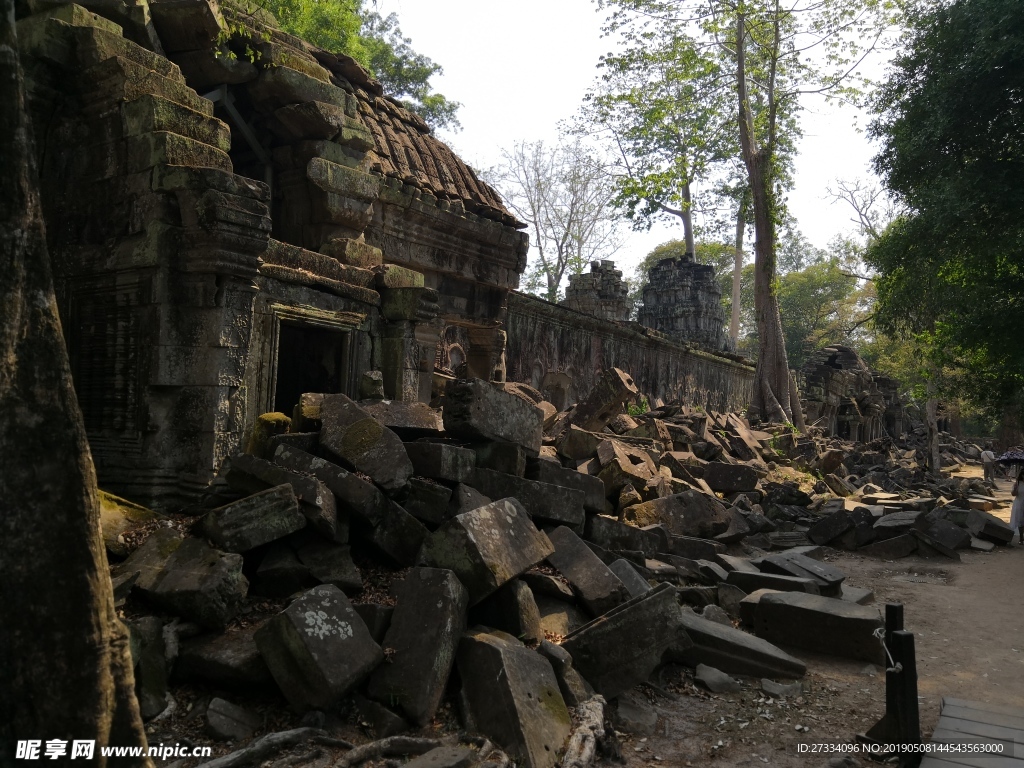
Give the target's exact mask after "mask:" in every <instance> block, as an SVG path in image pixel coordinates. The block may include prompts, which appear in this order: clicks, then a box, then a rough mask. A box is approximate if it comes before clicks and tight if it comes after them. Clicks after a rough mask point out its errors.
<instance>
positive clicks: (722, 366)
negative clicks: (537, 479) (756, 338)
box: [505, 293, 754, 411]
mask: <svg viewBox="0 0 1024 768" xmlns="http://www.w3.org/2000/svg"><path fill="white" fill-rule="evenodd" d="M505 324H506V328H507V330H508V349H507V351H506V367H507V375H508V379H509V380H510V381H520V382H524V383H527V384H530V385H531V386H533V387H535V388H537V389H539V390H541V391H542V392H543V393H544V394H545V396H546V397H547V398H548V399H549V400H550V401H551V402H553V403H554V404H555V405H557V406H559V407H564V406H565V405H568V404H571V403H573V402H575V401H576V400H577V399H579V398H580V397H582V396H584V395H586V393H587V392H588V391H589V390H590V388H591V387H592V386H593V385H594V383H595V382H596V381H597V378H598V376H600V374H601V373H602V372H603V371H604V370H605V369H607V368H608V367H611V366H614V367H616V368H621V369H622V370H624V371H627V372H628V373H629V374H630V375H631V376H632V377H633V380H634V381H635V382H636V385H637V387H638V388H639V389H640V391H641V392H642V393H644V394H645V395H647V396H648V397H649V398H651V400H652V401H653V400H654V399H656V398H660V399H662V400H664V401H665V402H668V401H671V400H677V399H678V400H682V401H683V402H686V403H690V404H694V405H701V406H703V407H704V408H707V409H710V410H717V411H730V410H742V409H743V408H745V407H746V405H747V403H748V402H749V400H750V387H751V383H752V382H753V378H754V369H753V367H752V366H751V365H749V364H748V363H747V362H740V361H741V360H742V358H739V357H737V356H734V355H726V354H715V353H711V352H707V351H704V350H700V349H697V348H695V347H693V346H690V345H687V344H683V343H680V342H677V341H673V340H672V339H669V338H668V337H667V336H665V335H664V334H661V333H658V332H657V331H653V330H651V329H649V328H644V327H643V326H641V325H639V324H638V323H617V322H612V321H608V320H602V319H600V318H596V317H592V316H589V315H586V314H583V313H581V312H577V311H575V310H572V309H570V308H568V307H562V306H558V305H556V304H552V303H550V302H547V301H544V300H543V299H539V298H537V297H535V296H529V295H527V294H523V293H512V294H510V295H509V304H508V314H507V317H506V320H505Z"/></svg>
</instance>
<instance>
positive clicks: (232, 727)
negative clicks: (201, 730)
mask: <svg viewBox="0 0 1024 768" xmlns="http://www.w3.org/2000/svg"><path fill="white" fill-rule="evenodd" d="M262 725H263V719H262V718H261V717H259V716H258V715H256V714H255V713H254V712H250V711H249V710H248V709H245V708H243V707H239V706H238V705H237V704H232V703H231V702H230V701H225V700H224V699H221V698H217V697H214V699H213V700H212V701H210V704H209V706H207V708H206V732H207V733H208V734H210V736H212V737H213V738H214V739H216V740H217V741H245V740H246V739H248V738H250V737H251V736H252V735H253V734H254V733H255V732H256V729H258V728H260V727H261V726H262Z"/></svg>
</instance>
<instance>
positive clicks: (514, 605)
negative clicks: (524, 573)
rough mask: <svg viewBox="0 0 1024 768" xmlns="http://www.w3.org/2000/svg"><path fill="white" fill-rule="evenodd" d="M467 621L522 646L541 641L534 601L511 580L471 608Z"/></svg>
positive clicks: (520, 584)
mask: <svg viewBox="0 0 1024 768" xmlns="http://www.w3.org/2000/svg"><path fill="white" fill-rule="evenodd" d="M470 620H471V622H472V623H473V624H474V625H477V624H480V625H483V626H485V627H492V628H494V629H500V630H501V631H502V632H507V633H508V634H510V635H512V637H517V638H519V639H520V640H522V641H523V642H527V643H537V642H540V641H541V640H543V639H544V630H543V629H541V625H540V610H539V609H538V608H537V601H536V600H535V599H534V597H533V591H532V590H531V589H530V587H529V586H527V585H526V583H525V582H524V581H522V580H521V579H512V581H510V582H509V583H508V584H505V585H504V586H503V587H501V588H500V589H499V590H498V591H497V592H495V593H494V594H493V595H489V596H488V597H486V598H484V600H483V601H481V602H480V603H478V604H477V605H476V606H475V607H474V608H473V613H472V614H471V617H470Z"/></svg>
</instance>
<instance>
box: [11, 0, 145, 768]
mask: <svg viewBox="0 0 1024 768" xmlns="http://www.w3.org/2000/svg"><path fill="white" fill-rule="evenodd" d="M17 51H18V42H17V35H16V30H15V25H14V2H13V0H0V275H2V276H3V277H2V279H0V467H2V469H0V595H2V596H0V680H2V681H3V683H2V685H0V756H2V757H0V763H2V764H4V765H8V764H11V761H12V760H13V758H14V756H15V749H16V747H15V744H16V742H17V741H19V740H30V739H32V740H35V739H38V740H42V741H43V742H44V744H45V742H46V741H47V740H50V739H62V740H67V741H68V745H67V754H66V755H65V756H64V758H63V759H61V761H60V764H62V765H63V764H66V762H67V761H68V760H69V759H70V758H71V751H72V748H73V745H72V741H73V740H76V739H78V740H95V742H96V745H95V753H94V758H93V760H92V761H87V760H83V761H82V764H83V765H96V766H102V765H106V764H107V760H106V759H105V758H103V757H101V755H100V750H101V748H102V747H104V746H107V745H114V746H145V743H146V740H145V735H144V733H143V729H142V721H141V718H140V716H139V708H138V704H137V703H136V700H135V693H134V680H133V676H132V665H131V658H130V655H129V652H128V636H127V631H126V629H125V627H124V625H123V624H121V622H120V621H118V619H117V615H116V613H115V611H114V598H113V591H112V589H111V585H110V576H109V574H108V571H107V559H106V553H105V552H104V549H103V542H102V539H101V537H100V529H99V502H98V498H97V492H96V476H95V472H94V470H93V465H92V458H91V457H90V454H89V447H88V445H87V443H86V440H85V430H84V427H83V424H82V417H81V413H80V412H79V409H78V402H77V400H76V399H75V393H74V390H73V389H72V386H71V372H70V368H69V365H68V359H67V353H66V350H65V348H64V341H63V337H62V334H61V328H60V320H59V318H58V316H57V308H56V302H55V299H54V292H53V282H52V279H51V275H50V264H49V258H48V255H47V251H46V240H45V234H44V231H43V224H42V218H41V211H40V205H39V195H38V180H37V176H36V170H35V164H34V159H33V155H32V149H31V141H30V133H29V125H28V117H27V114H26V111H25V103H24V96H23V93H22V75H21V69H20V66H19V62H18V55H17ZM41 751H42V750H41ZM78 759H81V758H78ZM72 764H73V763H72ZM111 764H113V763H112V762H111ZM117 764H118V765H140V766H150V765H152V763H151V762H150V760H149V759H148V758H135V759H133V758H120V759H118V760H117Z"/></svg>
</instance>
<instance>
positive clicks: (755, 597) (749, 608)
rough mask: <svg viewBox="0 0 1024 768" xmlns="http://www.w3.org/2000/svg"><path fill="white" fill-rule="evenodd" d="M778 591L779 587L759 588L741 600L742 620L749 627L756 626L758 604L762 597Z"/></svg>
mask: <svg viewBox="0 0 1024 768" xmlns="http://www.w3.org/2000/svg"><path fill="white" fill-rule="evenodd" d="M778 591H779V590H777V589H757V590H754V591H753V592H751V593H750V594H749V595H747V596H746V597H744V598H743V599H742V600H740V621H741V622H742V623H744V624H746V625H747V626H749V627H752V626H754V619H755V618H756V617H757V606H758V605H759V604H760V602H761V598H762V597H764V596H765V595H767V594H771V593H772V592H778Z"/></svg>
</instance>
